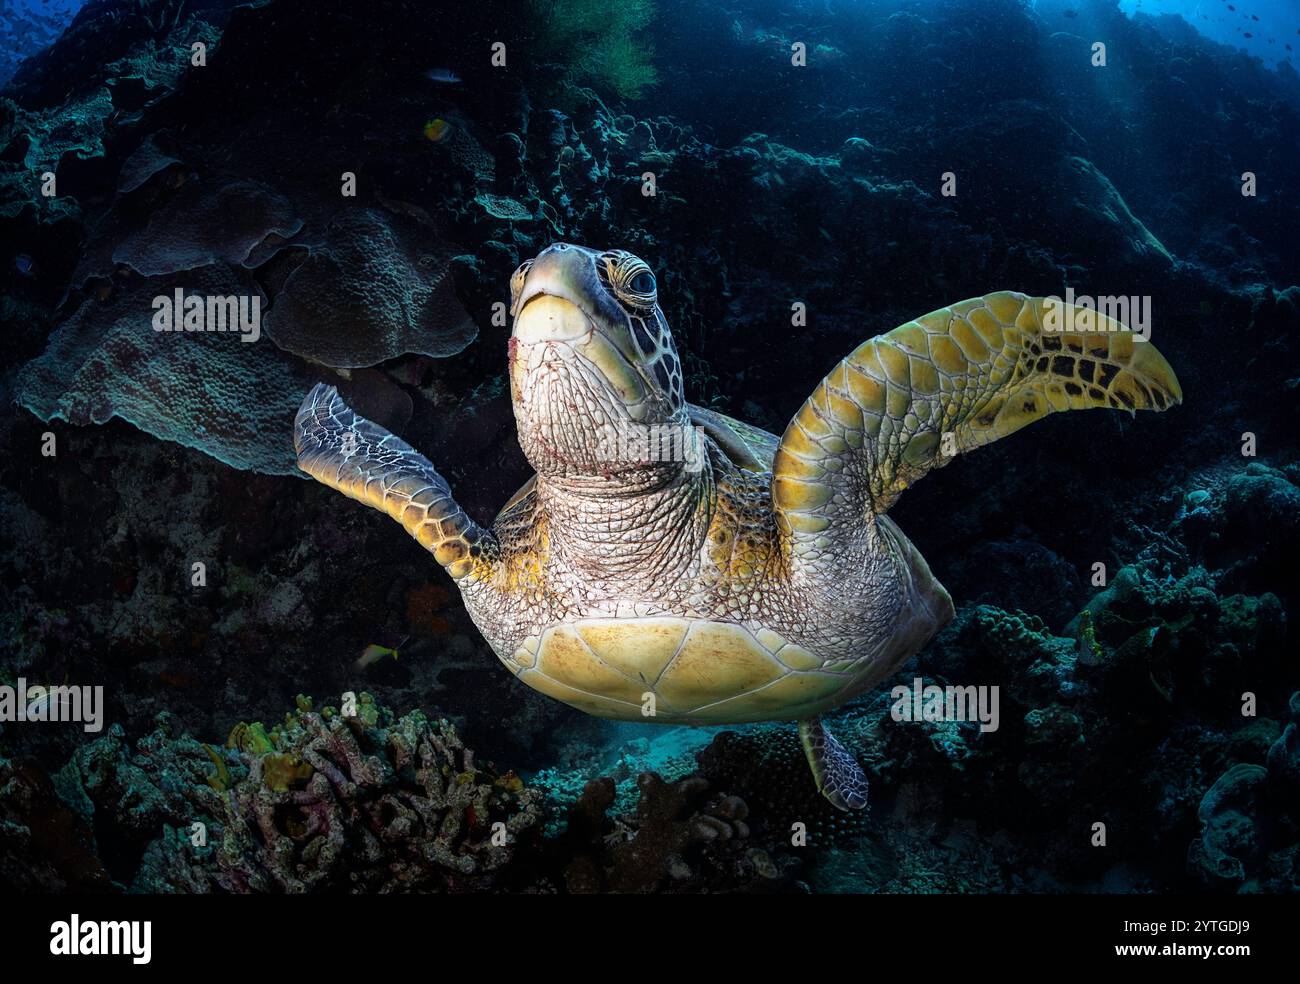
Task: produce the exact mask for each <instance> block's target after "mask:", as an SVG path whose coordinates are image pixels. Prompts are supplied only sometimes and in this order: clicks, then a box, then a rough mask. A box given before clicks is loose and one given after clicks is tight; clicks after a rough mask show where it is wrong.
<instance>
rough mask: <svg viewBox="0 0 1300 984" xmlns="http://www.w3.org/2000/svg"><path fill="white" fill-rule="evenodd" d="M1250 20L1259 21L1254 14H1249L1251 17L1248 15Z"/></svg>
mask: <svg viewBox="0 0 1300 984" xmlns="http://www.w3.org/2000/svg"><path fill="white" fill-rule="evenodd" d="M1250 19H1251V20H1253V21H1257V20H1259V18H1258V17H1256V16H1255V15H1254V14H1251V15H1250Z"/></svg>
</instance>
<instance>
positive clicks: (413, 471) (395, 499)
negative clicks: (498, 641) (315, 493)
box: [294, 383, 498, 583]
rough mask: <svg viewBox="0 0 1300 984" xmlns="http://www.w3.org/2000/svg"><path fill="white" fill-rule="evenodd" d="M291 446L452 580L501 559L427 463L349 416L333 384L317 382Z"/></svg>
mask: <svg viewBox="0 0 1300 984" xmlns="http://www.w3.org/2000/svg"><path fill="white" fill-rule="evenodd" d="M294 447H295V448H296V449H297V451H298V467H299V468H301V469H302V470H303V471H305V472H306V473H307V474H308V475H310V476H311V477H312V478H314V479H316V481H318V482H322V483H324V484H325V485H328V486H330V487H331V488H335V489H338V490H339V491H340V492H342V493H343V494H344V495H346V496H348V497H349V498H351V499H356V500H357V501H358V502H364V503H365V504H366V505H368V506H373V507H374V508H375V509H379V510H381V511H383V512H385V513H387V514H388V515H389V516H391V517H393V519H395V520H397V521H398V522H399V523H401V524H402V526H403V527H404V528H405V529H406V532H407V533H409V534H411V536H413V537H415V539H416V540H418V541H419V543H420V545H421V546H422V547H424V548H425V549H426V550H428V551H429V552H430V553H432V554H433V556H434V559H435V560H437V561H438V563H440V564H441V565H442V566H443V567H445V568H446V569H447V573H448V574H450V575H451V576H452V577H454V578H455V579H456V580H458V581H460V580H461V579H462V578H465V577H469V576H470V575H473V578H472V580H477V579H482V578H484V577H486V576H487V575H488V574H489V573H491V571H492V569H493V565H494V564H495V561H496V559H497V556H498V550H497V543H496V539H495V538H494V537H493V535H492V533H491V532H490V531H488V530H485V529H483V528H482V527H481V526H479V525H478V524H477V523H475V522H474V521H473V520H472V519H470V518H469V516H467V515H466V514H465V511H464V510H463V509H461V508H460V506H458V505H457V504H456V500H455V499H453V498H452V495H451V489H450V488H449V487H448V485H447V483H446V481H445V480H444V479H443V477H442V476H441V475H439V474H438V472H437V471H436V470H435V469H434V467H433V465H432V464H431V463H430V462H429V459H428V458H426V457H425V456H424V455H422V454H420V452H418V451H416V450H415V449H414V448H413V447H411V446H410V445H409V444H407V443H406V442H405V441H403V440H402V439H401V438H399V437H396V436H394V435H393V434H390V433H389V432H388V431H386V430H384V428H382V427H380V426H379V425H378V424H376V423H373V422H372V421H369V420H366V418H365V417H360V416H358V415H357V414H356V413H354V412H353V411H352V408H351V407H349V406H348V405H347V404H346V403H344V402H343V398H342V397H340V396H339V394H338V390H336V389H335V388H334V387H333V386H326V385H324V384H323V383H321V384H319V385H317V386H316V387H315V388H314V389H313V390H312V391H311V392H310V393H308V394H307V398H306V399H305V400H304V401H303V404H302V407H301V408H300V409H299V411H298V417H297V420H296V421H295V422H294ZM462 583H470V582H462Z"/></svg>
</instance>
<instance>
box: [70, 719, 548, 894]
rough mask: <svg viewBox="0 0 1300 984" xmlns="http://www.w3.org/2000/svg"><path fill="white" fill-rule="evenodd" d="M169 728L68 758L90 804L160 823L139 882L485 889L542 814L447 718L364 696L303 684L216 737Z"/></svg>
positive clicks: (148, 826)
mask: <svg viewBox="0 0 1300 984" xmlns="http://www.w3.org/2000/svg"><path fill="white" fill-rule="evenodd" d="M171 730H172V729H171V727H170V724H169V722H167V721H166V720H164V721H161V722H160V724H159V727H158V729H157V730H155V731H154V732H153V733H152V734H151V735H149V736H147V737H145V738H144V739H142V740H141V742H140V743H139V744H138V746H137V748H136V750H135V752H134V753H132V752H131V751H130V750H129V749H127V748H126V747H125V744H124V742H123V740H122V735H121V733H120V731H117V732H115V733H112V734H110V735H109V736H108V737H106V738H104V739H101V740H100V741H98V742H95V743H94V744H93V745H90V746H87V747H86V748H84V749H83V750H82V751H81V752H80V753H79V754H78V756H77V759H76V762H75V772H76V773H77V777H78V780H79V783H80V787H81V788H82V789H84V790H85V793H86V796H87V797H88V798H89V801H90V802H91V803H93V804H94V809H95V811H96V812H99V811H104V812H105V813H107V814H108V817H107V819H108V820H109V821H110V822H112V823H113V824H115V825H116V826H118V827H119V828H121V829H124V830H128V831H136V832H137V833H139V834H142V835H143V834H145V833H147V834H148V835H149V836H151V837H152V836H154V832H155V831H157V830H158V829H162V830H163V835H162V836H161V837H156V839H154V840H152V841H151V842H150V843H149V844H148V846H147V847H146V848H145V852H144V860H143V864H142V865H141V868H140V871H139V873H138V874H137V876H136V879H135V883H134V885H133V887H134V888H135V889H136V890H142V891H162V892H173V891H186V892H212V891H224V892H292V893H301V892H320V891H367V892H371V891H378V892H390V891H464V890H470V889H478V890H481V889H485V888H490V887H491V885H492V884H493V876H494V874H495V873H496V872H499V871H500V870H501V869H502V868H504V867H505V866H506V865H508V864H509V863H510V862H511V860H512V859H513V858H514V856H515V853H516V850H517V849H518V846H519V845H520V844H521V843H530V844H531V836H532V833H533V831H534V828H535V827H536V826H537V824H538V820H539V817H540V799H541V795H540V793H538V792H537V791H535V790H532V789H528V788H526V787H525V786H524V785H523V783H522V782H521V781H520V780H519V779H517V778H516V777H514V776H513V775H511V774H508V773H507V774H505V775H497V774H496V773H495V772H494V771H493V770H492V769H491V768H487V767H483V766H480V765H477V764H476V763H475V761H474V755H473V752H471V751H470V750H469V749H467V748H466V747H465V746H464V744H463V743H462V742H461V740H460V738H459V737H458V736H457V734H456V730H455V728H453V727H452V726H451V725H450V724H449V723H448V722H447V721H445V720H443V721H438V722H436V723H431V722H429V721H428V720H427V719H426V718H425V716H424V715H423V714H422V713H420V712H419V711H414V712H412V713H410V714H407V715H406V716H404V717H401V718H396V719H395V718H394V716H393V714H392V713H391V712H389V711H386V710H383V709H381V708H380V707H378V706H377V705H375V704H374V702H373V701H372V699H371V698H370V697H369V695H367V694H362V695H360V697H359V698H358V701H357V707H356V714H351V715H347V716H345V715H343V714H341V713H340V712H339V711H338V710H336V709H335V708H332V707H325V708H323V709H321V710H319V711H317V710H314V709H313V708H312V705H311V702H310V701H308V700H307V699H306V698H299V706H298V709H297V710H296V711H294V712H293V713H292V714H288V715H286V716H285V719H284V722H283V723H282V724H279V725H276V726H275V727H273V728H270V729H267V728H264V727H263V726H262V725H260V724H241V725H239V726H237V727H236V728H235V729H234V730H233V731H232V732H231V736H230V739H229V740H228V742H227V747H226V748H225V749H222V750H220V751H218V750H215V749H212V748H211V747H210V746H206V745H201V744H200V743H198V742H196V741H194V740H193V739H192V738H189V737H188V736H183V737H180V738H174V737H173V736H172V734H171ZM214 761H215V762H216V765H215V768H214V765H213V763H214ZM200 825H201V826H200Z"/></svg>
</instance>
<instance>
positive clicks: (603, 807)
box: [561, 772, 798, 894]
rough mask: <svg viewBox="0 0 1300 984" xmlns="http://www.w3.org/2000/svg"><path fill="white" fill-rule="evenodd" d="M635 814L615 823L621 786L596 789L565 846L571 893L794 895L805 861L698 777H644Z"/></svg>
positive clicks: (572, 821)
mask: <svg viewBox="0 0 1300 984" xmlns="http://www.w3.org/2000/svg"><path fill="white" fill-rule="evenodd" d="M637 787H638V788H639V790H640V797H639V799H638V801H637V805H636V809H635V812H633V813H631V814H622V815H618V816H615V817H613V818H612V819H611V818H609V817H607V816H606V811H607V810H608V809H609V807H610V806H611V805H612V804H613V802H614V782H613V780H612V779H608V778H604V779H599V780H593V781H592V782H589V783H588V784H587V786H586V788H585V790H584V792H583V795H582V796H581V797H580V798H579V799H578V801H577V802H576V803H575V804H574V805H573V807H572V808H571V809H570V812H569V824H568V828H567V831H566V833H565V835H564V837H563V838H562V840H561V843H562V845H563V847H564V849H565V857H568V858H571V859H570V860H568V861H567V862H566V864H565V869H564V882H565V886H566V888H567V889H568V891H569V892H571V893H575V894H587V893H592V892H638V893H644V892H661V893H696V892H709V891H719V890H726V891H733V892H754V893H771V892H781V891H791V890H793V888H794V886H793V883H792V876H793V873H794V871H795V870H796V869H797V867H798V860H797V859H796V858H794V857H792V856H790V855H788V854H786V853H784V852H781V851H777V850H775V849H773V848H772V847H771V845H770V844H767V843H766V842H764V841H762V840H760V839H755V838H753V837H752V836H751V829H750V825H749V823H748V820H749V817H750V811H749V807H748V805H747V804H746V803H745V801H744V800H743V799H741V798H740V797H739V796H736V795H734V794H725V793H724V794H718V793H713V792H712V787H711V785H710V783H709V782H708V781H707V780H705V779H704V778H702V777H701V776H698V775H692V776H688V777H686V778H684V779H680V780H677V781H676V782H665V781H664V780H663V779H662V778H660V777H659V776H658V775H656V774H655V773H653V772H646V773H642V774H641V775H640V776H639V777H638V778H637Z"/></svg>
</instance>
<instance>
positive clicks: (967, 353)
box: [772, 291, 1183, 537]
mask: <svg viewBox="0 0 1300 984" xmlns="http://www.w3.org/2000/svg"><path fill="white" fill-rule="evenodd" d="M1049 305H1054V307H1049ZM1045 317H1048V327H1047V328H1046V329H1045V328H1044V318H1045ZM1059 325H1065V326H1068V327H1073V328H1076V329H1077V330H1072V331H1062V330H1057V328H1058V326H1059ZM1182 398H1183V394H1182V389H1181V388H1180V387H1179V385H1178V379H1177V378H1176V377H1175V375H1174V371H1173V369H1171V368H1170V367H1169V363H1168V362H1166V361H1165V359H1164V356H1162V355H1161V354H1160V353H1159V352H1158V351H1156V349H1155V347H1154V346H1153V345H1151V344H1150V343H1149V342H1144V341H1142V340H1141V339H1139V338H1137V336H1135V335H1134V334H1133V333H1132V332H1131V331H1129V330H1128V328H1127V327H1126V326H1125V325H1123V324H1120V323H1119V322H1118V321H1114V320H1112V319H1111V318H1108V317H1106V316H1104V315H1100V314H1097V313H1096V312H1094V311H1092V310H1088V309H1083V308H1078V307H1075V306H1073V305H1067V304H1064V303H1061V302H1051V301H1048V300H1047V299H1045V298H1041V297H1026V296H1025V295H1024V294H1017V293H1013V292H1010V291H1002V292H999V293H996V294H988V295H986V296H984V297H978V298H975V299H973V300H969V301H962V302H961V303H960V304H954V305H952V306H951V307H946V308H941V309H940V310H938V311H935V312H933V313H931V314H927V315H925V316H924V317H922V318H918V319H916V320H915V321H909V322H908V323H907V324H905V325H902V326H900V327H898V328H895V329H894V330H893V331H891V332H889V333H888V334H885V335H882V336H880V337H878V338H873V339H871V340H870V341H868V342H864V343H863V344H862V345H860V346H858V348H857V349H855V350H854V351H853V352H852V354H850V355H849V357H848V358H846V359H844V360H843V361H842V362H840V364H839V365H837V366H836V367H835V368H834V369H833V370H831V372H830V374H829V375H828V376H827V377H826V378H825V379H824V380H822V382H821V383H820V385H818V387H817V389H816V390H814V391H813V394H812V396H810V397H809V398H808V400H807V401H806V402H805V403H804V405H803V406H802V407H801V408H800V409H799V411H798V413H796V414H795V415H794V418H793V419H792V420H791V421H790V425H789V426H788V427H787V428H786V430H785V434H784V435H783V436H782V438H781V446H780V448H779V449H778V450H777V453H776V460H775V465H774V468H773V478H772V502H773V505H774V506H775V507H776V512H777V518H778V522H779V523H780V524H781V528H782V529H783V530H784V531H785V532H786V533H787V534H796V535H799V534H803V535H811V536H814V537H815V536H818V535H820V534H821V533H822V532H823V531H825V530H827V529H828V528H830V527H831V526H833V525H840V524H843V523H863V522H867V521H869V519H870V517H871V516H872V515H880V514H882V513H884V512H886V511H887V510H888V509H889V507H890V506H891V505H893V503H894V501H895V500H896V499H897V498H898V496H899V495H900V494H901V493H902V491H903V490H904V489H906V488H907V487H908V486H909V485H911V484H912V483H913V482H915V481H916V480H917V479H919V478H920V477H921V476H922V475H924V474H925V473H926V472H928V471H929V470H930V469H931V468H936V467H940V466H942V465H945V464H947V463H948V461H950V460H951V459H952V458H953V457H955V456H956V455H958V454H960V453H962V452H963V451H969V450H971V449H973V448H977V447H980V446H981V445H984V444H989V443H990V442H992V441H996V440H997V439H998V438H1000V437H1006V436H1007V435H1008V434H1012V433H1014V432H1015V431H1018V430H1020V428H1022V427H1024V426H1025V425H1026V424H1030V423H1032V422H1033V421H1035V420H1038V419H1039V418H1041V417H1045V416H1047V415H1048V414H1049V413H1055V412H1056V411H1058V410H1086V409H1088V408H1090V407H1110V408H1113V409H1116V410H1128V411H1135V410H1165V409H1167V408H1169V407H1170V406H1173V405H1174V404H1176V403H1181V402H1182Z"/></svg>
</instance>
